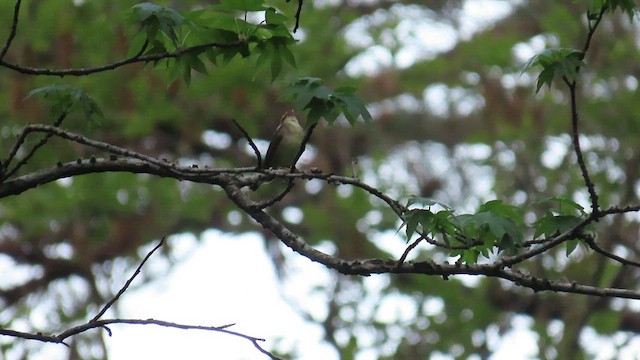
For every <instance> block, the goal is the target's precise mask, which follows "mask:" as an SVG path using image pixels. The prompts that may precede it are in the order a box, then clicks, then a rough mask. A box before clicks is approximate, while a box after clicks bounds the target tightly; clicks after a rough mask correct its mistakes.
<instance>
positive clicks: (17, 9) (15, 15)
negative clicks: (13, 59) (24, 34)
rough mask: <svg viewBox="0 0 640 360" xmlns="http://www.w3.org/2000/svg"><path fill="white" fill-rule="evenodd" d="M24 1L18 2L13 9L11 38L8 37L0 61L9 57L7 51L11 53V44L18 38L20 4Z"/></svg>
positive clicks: (0, 54)
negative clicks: (6, 56)
mask: <svg viewBox="0 0 640 360" xmlns="http://www.w3.org/2000/svg"><path fill="white" fill-rule="evenodd" d="M21 3H22V0H17V1H16V6H15V7H14V8H13V22H12V23H11V32H9V37H7V41H6V42H5V43H4V47H3V48H2V51H1V52H0V61H1V60H2V59H4V56H5V55H7V51H9V47H11V42H12V41H13V39H14V38H15V37H16V32H17V31H18V16H19V15H20V4H21Z"/></svg>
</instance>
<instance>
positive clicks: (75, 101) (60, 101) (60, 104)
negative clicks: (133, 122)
mask: <svg viewBox="0 0 640 360" xmlns="http://www.w3.org/2000/svg"><path fill="white" fill-rule="evenodd" d="M36 95H41V96H43V97H44V98H45V101H46V102H48V103H49V105H50V108H51V113H52V114H53V116H56V117H57V116H60V115H62V114H63V113H66V112H69V111H72V110H73V109H76V108H79V109H80V110H81V111H82V113H83V115H84V117H85V119H86V120H89V121H91V120H92V119H96V120H97V119H100V118H103V117H104V115H103V114H102V111H101V110H100V107H99V106H98V104H97V103H96V102H95V100H93V99H92V98H91V97H90V96H89V95H87V93H85V92H84V91H82V90H81V89H79V88H77V87H75V86H72V85H67V84H62V85H49V86H44V87H41V88H37V89H34V90H31V91H30V92H29V93H28V94H27V98H29V97H32V96H36Z"/></svg>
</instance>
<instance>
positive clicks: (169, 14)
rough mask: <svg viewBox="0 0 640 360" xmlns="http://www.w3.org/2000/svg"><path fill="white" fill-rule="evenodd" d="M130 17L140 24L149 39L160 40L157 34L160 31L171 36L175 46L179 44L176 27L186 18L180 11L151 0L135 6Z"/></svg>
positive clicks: (170, 38)
mask: <svg viewBox="0 0 640 360" xmlns="http://www.w3.org/2000/svg"><path fill="white" fill-rule="evenodd" d="M129 19H130V21H133V22H137V23H139V24H140V26H141V27H142V29H144V30H145V32H146V33H147V38H148V39H149V40H153V39H156V40H158V39H157V38H156V36H157V34H158V32H161V33H163V34H164V35H166V36H167V37H168V38H169V40H170V41H171V43H172V44H173V45H174V46H177V45H178V35H177V32H176V28H177V27H178V26H180V25H181V24H182V23H183V22H184V20H185V18H184V17H183V16H182V15H180V13H179V12H177V11H175V10H173V9H171V8H168V7H165V6H160V5H157V4H153V3H149V2H145V3H140V4H137V5H135V6H133V7H132V13H131V15H130V16H129Z"/></svg>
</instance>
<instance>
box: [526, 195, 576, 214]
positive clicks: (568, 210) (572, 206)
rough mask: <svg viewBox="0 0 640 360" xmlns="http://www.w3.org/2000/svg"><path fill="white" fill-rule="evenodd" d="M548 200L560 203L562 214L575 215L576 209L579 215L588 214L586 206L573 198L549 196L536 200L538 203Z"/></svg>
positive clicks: (559, 208) (559, 210) (559, 211)
mask: <svg viewBox="0 0 640 360" xmlns="http://www.w3.org/2000/svg"><path fill="white" fill-rule="evenodd" d="M546 202H556V203H558V208H557V211H558V213H559V214H560V215H575V214H576V210H577V213H578V214H579V215H586V212H585V211H584V207H582V206H581V205H580V204H578V203H576V202H575V201H573V200H571V199H566V198H561V197H557V196H554V197H549V198H545V199H542V200H539V201H536V204H543V203H546Z"/></svg>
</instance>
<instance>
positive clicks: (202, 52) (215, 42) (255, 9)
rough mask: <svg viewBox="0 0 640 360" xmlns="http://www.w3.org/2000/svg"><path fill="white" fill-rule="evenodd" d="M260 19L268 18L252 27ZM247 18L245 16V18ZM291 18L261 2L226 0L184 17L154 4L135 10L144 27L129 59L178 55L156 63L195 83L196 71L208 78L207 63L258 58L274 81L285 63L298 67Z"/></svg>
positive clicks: (134, 16)
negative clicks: (268, 67) (138, 55)
mask: <svg viewBox="0 0 640 360" xmlns="http://www.w3.org/2000/svg"><path fill="white" fill-rule="evenodd" d="M248 13H252V15H255V16H252V18H255V17H259V15H261V16H262V17H263V18H264V19H265V20H263V21H260V22H258V23H252V22H250V21H248V20H247V14H248ZM241 14H244V17H242V16H240V15H241ZM287 19H288V18H287V17H286V16H285V15H283V14H282V13H280V12H279V11H278V10H277V9H275V8H273V7H270V6H266V5H265V2H264V1H262V0H251V1H249V0H247V1H221V2H220V4H217V5H214V6H211V7H209V8H205V9H198V10H193V11H189V12H184V13H180V12H178V11H176V10H173V9H171V8H168V7H164V6H160V5H157V4H153V3H142V4H138V5H136V6H134V7H133V8H132V11H131V13H130V15H129V22H130V23H133V24H135V25H137V26H138V27H139V29H138V32H137V33H136V35H135V36H134V38H133V39H132V41H131V47H130V50H129V54H130V56H133V55H135V54H140V55H154V54H164V53H173V54H175V56H172V57H170V58H166V59H162V60H160V61H156V62H155V65H156V66H157V65H159V64H163V65H164V66H165V67H166V68H167V69H169V70H170V71H171V72H173V74H174V75H175V76H182V78H183V79H184V80H185V82H187V83H189V82H190V81H191V74H192V71H196V72H199V73H203V74H207V72H208V70H207V66H206V65H205V62H207V61H208V62H210V63H211V64H213V65H225V64H228V63H229V62H230V61H231V60H232V59H234V58H235V57H237V56H240V57H242V58H248V57H250V56H252V55H255V56H257V61H256V65H257V67H258V68H260V67H262V66H264V65H267V64H269V65H270V70H271V77H272V80H274V79H275V78H276V77H277V76H278V75H279V74H280V72H281V70H282V66H283V63H288V64H289V65H291V66H294V67H295V66H296V63H295V59H294V57H293V54H292V52H291V50H290V49H289V46H291V45H292V44H295V42H296V41H295V39H294V38H293V36H292V34H291V33H290V31H289V30H288V28H287V26H286V20H287Z"/></svg>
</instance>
